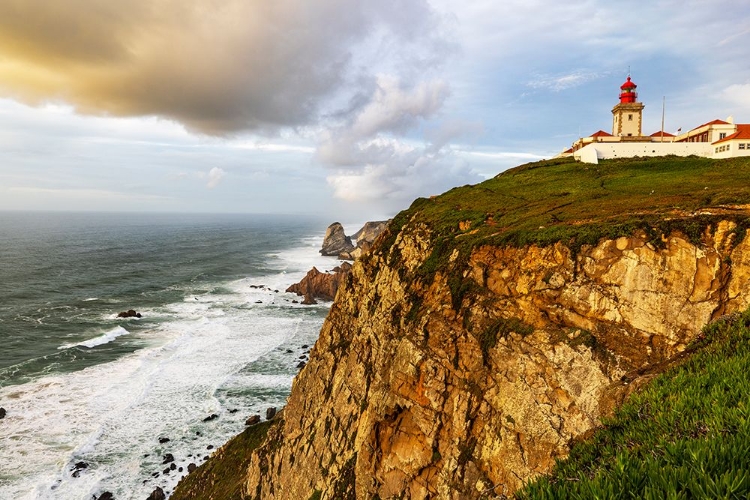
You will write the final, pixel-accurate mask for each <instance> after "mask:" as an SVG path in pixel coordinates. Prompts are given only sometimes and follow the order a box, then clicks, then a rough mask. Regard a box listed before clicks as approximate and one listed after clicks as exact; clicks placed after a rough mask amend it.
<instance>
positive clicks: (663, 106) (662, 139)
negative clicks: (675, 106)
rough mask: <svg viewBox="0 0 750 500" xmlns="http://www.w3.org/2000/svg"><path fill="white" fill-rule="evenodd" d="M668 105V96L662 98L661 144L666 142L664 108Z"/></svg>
mask: <svg viewBox="0 0 750 500" xmlns="http://www.w3.org/2000/svg"><path fill="white" fill-rule="evenodd" d="M666 105H667V96H662V98H661V142H664V108H665V107H666Z"/></svg>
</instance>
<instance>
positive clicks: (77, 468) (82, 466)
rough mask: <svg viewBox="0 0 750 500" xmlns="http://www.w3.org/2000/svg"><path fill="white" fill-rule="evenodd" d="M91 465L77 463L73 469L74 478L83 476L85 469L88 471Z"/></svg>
mask: <svg viewBox="0 0 750 500" xmlns="http://www.w3.org/2000/svg"><path fill="white" fill-rule="evenodd" d="M88 468H89V464H87V463H86V462H76V464H75V465H74V466H73V468H72V469H71V470H72V471H73V477H78V476H79V475H80V474H81V471H82V470H84V469H88Z"/></svg>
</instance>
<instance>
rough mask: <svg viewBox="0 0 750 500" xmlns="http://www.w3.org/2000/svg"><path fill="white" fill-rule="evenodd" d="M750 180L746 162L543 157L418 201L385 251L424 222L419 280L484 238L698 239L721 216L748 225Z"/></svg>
mask: <svg viewBox="0 0 750 500" xmlns="http://www.w3.org/2000/svg"><path fill="white" fill-rule="evenodd" d="M748 186H750V158H732V159H726V160H712V159H707V158H699V157H676V156H667V157H658V158H627V159H621V160H607V161H603V162H601V163H599V164H598V165H589V164H583V163H577V162H575V161H573V160H572V159H569V158H566V159H554V160H545V161H540V162H535V163H529V164H526V165H522V166H520V167H516V168H513V169H510V170H508V171H505V172H503V173H501V174H499V175H498V176H496V177H494V178H492V179H489V180H487V181H485V182H482V183H480V184H477V185H474V186H463V187H458V188H454V189H451V190H450V191H448V192H446V193H444V194H442V195H440V196H435V197H433V198H430V199H426V198H419V199H417V200H416V201H415V202H414V203H413V204H412V205H411V207H410V208H409V209H408V210H406V211H404V212H401V213H400V214H399V215H398V216H396V217H395V218H394V220H393V222H392V224H391V227H390V228H389V231H388V235H387V236H386V238H385V240H384V241H383V245H381V246H380V248H381V251H386V252H387V251H389V250H392V248H391V247H392V245H393V243H394V242H395V238H396V235H397V234H398V232H399V231H400V230H401V229H402V228H403V227H405V226H411V225H413V224H420V223H421V224H424V225H425V226H426V227H427V228H428V229H429V230H430V231H431V232H432V253H431V255H430V256H429V257H428V258H427V259H426V260H425V261H424V263H423V264H422V266H421V267H420V269H419V270H418V273H417V274H418V276H417V277H419V278H421V279H423V280H425V281H429V278H430V277H431V276H433V275H434V273H435V272H436V271H437V270H438V269H440V270H443V271H445V269H447V264H448V261H449V259H450V258H451V255H452V254H453V252H454V250H455V249H457V250H458V251H459V254H458V258H457V261H458V262H457V263H459V264H460V262H461V261H464V262H465V259H467V258H468V256H469V254H470V251H471V249H472V248H475V247H476V246H478V245H481V244H489V245H495V246H504V245H511V246H524V245H528V244H538V245H542V246H544V245H550V244H554V243H556V242H558V241H560V242H562V243H564V244H566V245H568V246H569V247H570V248H571V249H573V250H574V252H575V251H576V250H577V249H579V248H580V247H581V246H582V245H585V244H596V243H597V242H598V241H599V240H600V239H601V238H605V237H606V238H617V237H620V236H626V235H632V234H633V233H634V232H635V231H637V230H639V229H640V230H643V231H645V232H646V234H647V235H648V236H649V238H650V240H651V242H652V243H653V244H654V245H655V246H657V247H658V246H660V245H661V244H662V241H661V236H662V235H665V234H669V233H671V232H673V231H681V232H682V233H684V234H685V235H686V236H687V237H688V238H689V239H690V240H691V241H693V242H698V241H700V238H701V235H702V234H703V231H704V230H705V228H706V227H707V226H709V225H711V224H712V223H713V222H714V221H716V220H718V219H735V220H736V222H738V224H739V227H738V230H737V231H738V232H740V233H744V232H745V231H746V228H747V227H748V226H749V225H750V223H748V218H747V215H746V213H747V210H746V209H738V206H740V205H747V204H750V189H748ZM745 208H746V207H745ZM742 235H744V234H741V235H740V236H742ZM397 257H398V254H397V252H392V253H391V254H390V260H393V259H394V258H397ZM389 264H391V265H393V264H395V263H394V262H390V261H389Z"/></svg>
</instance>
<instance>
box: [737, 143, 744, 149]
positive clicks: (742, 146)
mask: <svg viewBox="0 0 750 500" xmlns="http://www.w3.org/2000/svg"><path fill="white" fill-rule="evenodd" d="M737 149H745V143H744V142H741V143H740V144H739V146H738V148H737Z"/></svg>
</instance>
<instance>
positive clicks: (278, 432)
mask: <svg viewBox="0 0 750 500" xmlns="http://www.w3.org/2000/svg"><path fill="white" fill-rule="evenodd" d="M749 182H750V161H749V160H747V159H745V160H741V159H734V160H728V161H715V160H704V159H697V158H687V159H685V158H656V159H649V160H639V159H635V160H629V161H611V162H604V163H602V164H600V165H598V166H597V167H584V166H582V165H580V164H576V163H572V162H568V161H564V160H563V161H548V162H539V163H536V164H530V165H525V166H522V167H518V168H516V169H513V170H510V171H508V172H504V173H503V174H501V175H499V176H497V177H496V178H494V179H491V180H489V181H486V182H484V183H482V184H479V185H476V186H466V187H463V188H456V189H454V190H451V191H449V192H448V193H445V194H444V195H441V196H439V197H436V198H433V199H429V200H428V199H419V200H417V201H416V202H415V203H414V204H413V205H412V207H410V209H409V210H406V211H404V212H402V213H400V214H399V215H398V216H397V217H396V218H395V219H394V220H393V221H392V222H391V223H390V225H389V226H388V229H387V230H386V231H385V232H384V233H383V234H382V235H381V236H380V238H379V239H378V240H377V241H376V242H375V245H374V247H373V251H372V252H370V253H368V254H366V255H365V256H364V257H362V258H361V259H360V260H359V261H357V262H356V263H355V264H354V267H353V269H352V271H351V273H350V274H349V275H348V277H347V278H346V280H345V282H344V283H343V284H342V285H341V287H340V288H339V291H338V294H337V296H336V300H335V301H334V303H333V306H332V308H331V311H330V313H329V315H328V318H327V319H326V321H325V324H324V326H323V328H322V331H321V334H320V338H319V340H318V342H317V343H316V345H315V347H314V348H313V350H312V352H311V355H310V361H309V363H308V364H307V366H306V367H305V368H304V369H303V370H302V371H301V372H300V373H299V375H298V376H297V377H296V378H295V381H294V384H293V388H292V392H291V395H290V397H289V401H288V404H287V406H286V408H285V410H284V415H283V419H280V420H279V421H278V422H277V423H276V424H275V425H273V426H272V427H271V428H270V430H269V431H268V436H267V438H266V441H265V442H264V443H263V444H262V445H260V446H259V447H258V448H256V449H255V450H254V451H253V452H252V457H251V459H250V463H249V466H248V467H247V470H246V471H244V472H243V474H244V476H245V489H244V493H243V497H245V498H259V499H266V498H267V499H270V498H276V499H308V498H336V499H340V498H352V499H354V498H356V499H372V498H381V499H386V498H405V499H425V498H455V499H466V498H502V497H504V496H507V495H512V494H513V492H514V491H516V490H517V489H518V488H519V487H521V486H522V485H523V484H525V483H526V482H527V481H528V480H530V479H532V478H534V477H536V476H539V475H540V474H544V473H546V472H549V470H550V469H551V467H552V466H553V465H554V462H555V459H556V458H558V457H564V456H566V454H567V453H568V450H569V449H570V445H571V443H572V442H573V441H575V440H577V439H580V438H581V437H583V436H585V435H586V434H587V433H588V432H590V431H591V430H592V429H593V428H594V427H596V426H597V425H598V424H599V423H600V421H601V418H602V416H605V415H608V414H610V413H611V412H612V410H613V408H615V407H616V406H618V405H619V404H620V403H621V402H622V401H623V399H624V398H625V397H626V396H627V395H628V394H630V392H632V391H633V390H635V389H637V388H638V387H639V386H641V385H642V384H643V383H644V382H646V381H648V380H649V378H651V377H652V376H653V375H654V374H655V373H658V372H659V371H660V369H661V367H662V366H663V365H665V364H666V363H667V361H668V360H669V359H670V358H672V357H673V356H675V355H677V354H678V353H680V352H681V351H682V350H683V349H684V348H685V347H686V345H687V344H688V343H689V342H691V341H692V340H693V339H694V338H695V337H696V336H697V334H698V332H699V331H700V329H701V327H703V326H704V325H705V324H707V323H708V322H709V321H711V320H712V319H715V318H718V317H720V316H723V315H726V314H729V313H732V312H735V311H742V310H745V309H746V308H747V307H748V305H750V279H748V278H750V240H749V239H747V238H746V228H747V227H748V226H750V218H748V216H749V215H750V205H749V204H750V193H748V190H747V189H746V188H745V187H744V186H747V185H750V184H749ZM178 490H179V488H178ZM180 498H183V497H180ZM184 498H189V495H188V496H184Z"/></svg>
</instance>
